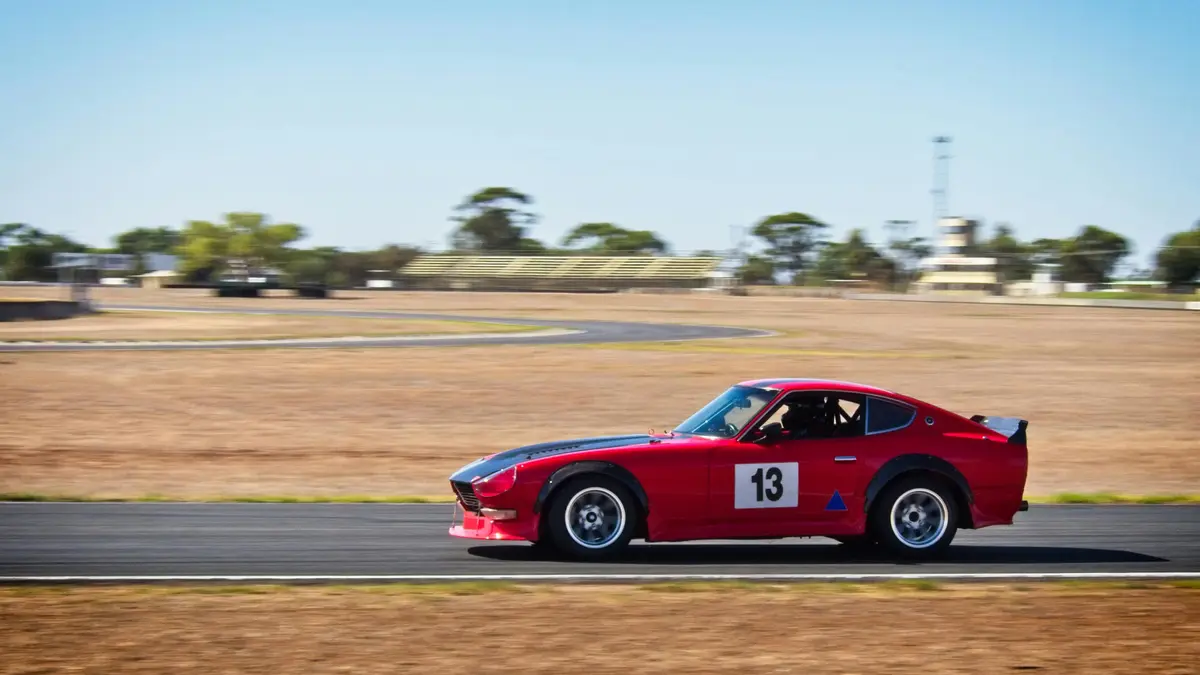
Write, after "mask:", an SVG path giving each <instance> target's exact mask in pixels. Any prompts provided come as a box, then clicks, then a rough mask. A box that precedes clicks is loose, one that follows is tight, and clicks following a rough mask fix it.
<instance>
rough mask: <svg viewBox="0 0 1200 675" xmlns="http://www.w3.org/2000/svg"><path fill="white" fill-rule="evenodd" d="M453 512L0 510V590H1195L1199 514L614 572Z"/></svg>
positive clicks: (1154, 514)
mask: <svg viewBox="0 0 1200 675" xmlns="http://www.w3.org/2000/svg"><path fill="white" fill-rule="evenodd" d="M453 509H454V507H453V505H451V504H195V503H176V504H159V503H0V582H4V581H7V582H15V581H33V580H41V581H56V580H57V581H88V580H93V581H94V580H101V581H102V580H103V579H95V578H94V577H109V576H121V577H129V576H132V577H143V578H144V577H185V578H186V577H249V580H264V581H268V580H271V579H279V580H284V581H286V580H289V578H291V580H294V581H303V580H304V579H295V577H310V580H313V581H337V580H339V578H344V577H357V576H367V577H372V578H376V579H379V580H387V579H388V578H393V579H402V578H405V579H406V578H413V577H416V578H422V579H430V580H433V579H437V578H461V577H460V575H468V576H469V577H472V578H476V577H493V576H496V575H499V576H500V577H501V578H509V577H511V576H513V575H516V576H517V578H518V579H521V578H526V579H530V580H536V579H537V578H539V577H542V575H584V576H583V578H582V579H583V580H587V579H588V578H591V579H594V580H604V578H605V577H608V578H620V577H614V576H613V575H650V576H651V577H653V578H664V577H669V576H671V575H739V576H744V575H750V576H751V577H752V578H753V576H754V575H840V576H844V575H880V574H884V575H890V574H918V575H922V576H928V575H933V576H934V577H935V578H936V577H937V575H945V574H952V575H975V574H989V573H990V574H993V575H994V574H1000V575H1031V574H1032V575H1043V574H1046V575H1063V574H1067V575H1072V576H1088V575H1104V576H1115V577H1119V576H1121V575H1127V576H1128V575H1161V574H1164V573H1169V574H1172V575H1178V576H1186V575H1190V576H1192V577H1200V507H1195V506H1038V505H1034V506H1033V507H1032V508H1031V509H1030V511H1029V512H1027V513H1020V514H1017V523H1016V524H1015V525H1013V526H1008V527H995V528H988V529H986V530H980V531H977V532H971V531H968V532H962V533H960V535H959V538H956V539H955V542H954V545H953V546H952V547H951V549H950V554H949V557H948V558H947V559H946V560H944V561H938V562H933V563H921V564H896V563H891V562H887V561H882V560H879V559H876V560H871V559H869V558H855V557H853V556H851V555H849V554H847V553H846V552H845V550H844V549H843V548H842V547H840V546H838V545H837V544H835V543H834V542H832V541H830V540H827V539H822V538H814V539H797V540H782V541H774V542H762V543H759V542H749V543H748V542H736V543H735V542H727V543H720V542H702V543H685V544H649V545H648V544H644V543H641V542H635V543H634V544H633V545H632V546H631V548H630V549H629V551H628V554H627V555H626V556H625V557H624V558H623V559H621V560H619V561H615V562H611V563H603V564H580V563H571V562H561V561H554V560H549V559H545V558H542V557H540V556H538V555H537V554H535V553H534V550H533V549H532V547H530V546H529V545H527V544H525V543H490V542H474V541H466V540H459V539H453V538H451V537H450V536H448V535H447V533H446V530H447V528H448V527H449V525H450V521H451V516H452V513H453ZM520 575H532V576H526V577H521V576H520ZM31 577H37V578H38V579H31ZM47 577H54V579H48V578H47ZM62 577H69V578H62ZM85 577H86V578H85ZM542 578H545V579H547V580H553V579H554V578H555V577H549V576H546V577H542ZM133 580H137V579H133ZM143 580H148V581H153V580H155V579H143Z"/></svg>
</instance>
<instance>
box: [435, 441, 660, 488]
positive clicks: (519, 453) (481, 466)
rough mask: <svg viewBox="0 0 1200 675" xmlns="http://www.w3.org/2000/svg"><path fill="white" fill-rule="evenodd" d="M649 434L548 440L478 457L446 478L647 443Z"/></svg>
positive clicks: (463, 479) (464, 479)
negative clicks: (536, 460)
mask: <svg viewBox="0 0 1200 675" xmlns="http://www.w3.org/2000/svg"><path fill="white" fill-rule="evenodd" d="M651 438H652V437H651V436H649V435H647V434H632V435H628V436H592V437H590V438H575V439H572V440H569V441H550V442H549V443H536V444H534V445H525V446H522V447H519V448H513V449H512V450H505V451H504V452H500V453H497V454H495V455H493V456H491V457H489V458H488V459H483V460H479V461H477V462H473V463H471V464H468V465H466V466H464V467H463V468H461V469H459V470H458V471H456V472H455V473H454V475H453V476H450V480H453V481H460V482H463V483H470V482H471V481H473V480H475V479H476V478H480V477H482V476H490V475H491V474H493V473H496V472H497V471H500V470H501V469H507V468H508V467H510V466H513V465H514V464H520V463H521V462H524V461H528V460H531V459H538V458H540V457H549V456H552V455H565V454H568V453H572V452H583V451H585V450H603V449H605V448H620V447H623V446H627V445H639V444H641V443H646V442H648V441H649V440H650V439H651Z"/></svg>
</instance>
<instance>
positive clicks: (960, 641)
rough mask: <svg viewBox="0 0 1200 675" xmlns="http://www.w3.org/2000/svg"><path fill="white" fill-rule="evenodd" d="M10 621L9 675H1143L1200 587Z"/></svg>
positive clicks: (602, 591) (609, 592)
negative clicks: (448, 674) (400, 674)
mask: <svg viewBox="0 0 1200 675" xmlns="http://www.w3.org/2000/svg"><path fill="white" fill-rule="evenodd" d="M676 590H688V589H686V588H684V589H679V588H677V589H676ZM0 616H3V617H4V630H3V631H0V654H3V655H4V656H3V658H0V673H3V674H5V675H8V674H12V675H16V674H18V673H21V674H23V675H24V674H29V673H50V672H79V673H96V674H101V673H103V674H105V675H107V674H108V673H155V674H158V673H167V672H170V673H180V672H195V673H212V672H240V673H272V674H274V673H299V672H305V673H335V672H338V673H342V672H348V673H356V674H358V673H363V674H366V673H397V672H404V673H409V672H411V673H441V672H462V673H480V674H486V673H530V674H534V673H559V672H580V671H586V672H589V673H629V672H636V673H745V674H747V675H750V674H755V673H786V672H794V673H800V672H838V673H841V672H854V673H910V672H914V673H915V672H922V673H931V674H935V673H964V672H971V673H979V674H981V675H982V674H988V673H1011V672H1021V671H1030V672H1052V673H1081V674H1083V673H1087V674H1089V675H1090V674H1092V673H1105V674H1106V675H1120V674H1124V673H1130V674H1133V673H1137V674H1139V675H1140V674H1145V673H1156V674H1157V673H1179V674H1183V673H1194V672H1195V667H1196V664H1197V663H1200V591H1197V590H1194V589H1185V588H1165V587H1164V588H1145V589H1119V590H1112V589H1108V590H1106V589H1103V588H1096V589H1089V588H1086V587H1082V588H1077V589H1071V588H1063V587H1059V586H1056V585H1046V586H1034V587H1028V588H1025V589H1021V588H1015V587H1011V586H1009V587H1006V586H983V587H968V586H960V587H942V588H940V589H935V590H918V589H914V590H905V591H897V590H892V589H880V590H864V588H863V587H860V586H856V587H833V588H824V589H823V588H821V587H813V586H792V587H787V586H774V587H755V588H750V587H744V588H737V589H726V590H716V589H708V590H706V589H703V588H700V589H696V590H692V591H690V592H674V593H672V592H663V591H662V590H651V589H648V588H637V587H605V588H596V587H565V588H563V587H559V588H547V587H540V588H532V589H531V588H520V587H515V588H511V589H507V590H503V591H495V592H487V593H474V592H472V591H470V590H469V589H468V590H465V591H463V592H462V593H460V594H451V593H450V592H449V591H448V590H447V589H437V590H433V591H430V592H419V591H417V592H413V590H412V589H404V588H395V587H384V588H370V587H368V588H312V587H308V588H293V589H261V588H253V587H251V588H244V589H224V590H222V589H187V590H177V589H125V588H114V589H94V588H92V589H89V588H84V589H72V590H49V591H31V590H26V589H7V590H0Z"/></svg>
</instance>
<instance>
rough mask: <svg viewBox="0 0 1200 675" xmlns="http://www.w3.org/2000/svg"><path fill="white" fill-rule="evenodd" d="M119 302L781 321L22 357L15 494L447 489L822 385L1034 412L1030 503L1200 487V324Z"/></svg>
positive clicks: (7, 455) (870, 309) (441, 301)
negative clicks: (623, 341)
mask: <svg viewBox="0 0 1200 675" xmlns="http://www.w3.org/2000/svg"><path fill="white" fill-rule="evenodd" d="M97 295H99V296H101V297H102V298H103V299H104V300H107V301H109V302H123V303H136V302H144V303H147V304H158V305H171V304H175V305H195V304H199V305H206V306H214V307H227V308H236V307H239V306H242V307H262V306H274V307H305V308H313V307H331V308H343V309H347V308H354V309H363V308H387V309H396V310H411V311H429V312H437V311H444V312H453V313H458V314H468V315H478V316H512V317H517V316H525V317H545V318H555V319H567V318H596V319H624V320H639V321H652V322H687V323H707V324H721V325H741V326H750V327H758V328H771V329H775V330H779V331H783V332H785V333H786V334H785V335H783V336H780V337H774V338H759V339H748V340H715V341H709V342H704V343H686V344H657V345H621V346H617V345H614V346H592V347H534V346H494V347H469V348H451V347H439V348H407V349H395V350H370V349H356V350H330V351H325V352H314V351H303V350H270V351H261V350H260V351H253V352H220V351H211V352H198V353H104V354H82V353H80V354H7V355H0V382H3V386H0V410H2V411H3V413H2V414H0V492H44V493H60V494H63V493H65V494H79V495H90V496H103V495H122V496H138V495H143V494H147V493H160V494H166V495H175V496H197V497H205V496H215V495H280V494H294V495H337V494H365V495H394V494H436V495H442V494H446V487H445V478H446V476H447V475H448V474H449V473H450V472H451V471H453V470H454V469H455V468H457V467H458V466H460V465H461V464H463V463H465V462H467V461H469V460H471V459H473V458H475V457H477V456H478V455H481V454H484V453H487V452H492V451H496V450H499V449H503V448H507V447H512V446H515V445H518V444H523V443H532V442H536V441H542V440H548V439H553V438H560V437H571V436H579V435H588V434H601V433H616V432H623V431H635V432H636V431H641V430H644V429H647V428H650V427H653V428H656V429H664V428H668V427H670V426H672V425H674V424H675V423H677V422H678V421H679V420H681V419H683V418H684V417H685V416H687V415H688V414H690V413H691V412H692V411H693V410H694V409H695V408H696V407H697V406H699V405H701V404H702V403H704V402H705V401H706V400H707V399H708V398H709V397H711V396H712V395H713V394H715V393H716V392H717V391H719V390H720V389H722V388H724V387H725V386H727V385H728V384H729V383H731V382H734V381H738V380H742V379H748V378H753V377H760V376H817V377H833V378H839V379H849V380H858V381H864V382H868V383H873V384H879V385H882V386H884V387H889V388H894V389H897V390H900V391H904V392H907V393H910V394H913V395H916V396H918V397H922V398H926V399H928V400H930V401H933V402H935V403H938V404H940V405H943V406H945V407H947V408H949V409H951V410H955V411H959V412H963V413H967V414H971V413H985V414H993V415H1016V416H1021V417H1025V418H1027V419H1029V420H1031V426H1030V431H1029V433H1030V448H1031V453H1032V460H1031V461H1032V464H1031V475H1030V481H1029V488H1028V493H1029V494H1051V493H1055V492H1062V491H1074V492H1095V491H1112V492H1119V493H1128V494H1145V493H1168V492H1194V491H1195V487H1196V485H1197V484H1200V462H1196V461H1195V453H1196V448H1197V446H1196V441H1195V411H1196V409H1197V406H1198V404H1200V387H1197V386H1196V383H1197V382H1200V360H1198V359H1197V358H1196V352H1195V348H1196V339H1197V336H1200V316H1196V315H1194V314H1191V313H1185V312H1163V311H1144V310H1143V311H1139V310H1115V309H1086V308H1046V307H995V306H978V305H940V304H939V305H934V304H924V303H883V302H865V301H847V300H821V299H800V298H733V297H694V296H652V295H608V296H585V295H548V294H528V295H519V294H485V293H481V294H469V293H394V292H375V293H371V292H356V293H352V294H349V293H347V294H343V295H347V296H349V297H346V298H340V299H331V300H326V301H314V300H298V299H288V298H264V299H258V300H245V299H236V300H235V299H220V298H211V297H206V296H205V295H204V294H203V293H200V292H193V291H176V292H171V291H163V292H155V291H141V290H138V289H103V290H101V291H99V292H98V293H97Z"/></svg>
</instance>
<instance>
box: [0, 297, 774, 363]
mask: <svg viewBox="0 0 1200 675" xmlns="http://www.w3.org/2000/svg"><path fill="white" fill-rule="evenodd" d="M97 309H100V310H128V311H138V312H199V313H225V314H228V313H237V314H270V315H279V316H283V315H300V316H327V317H345V318H354V319H410V320H411V319H426V320H441V321H481V322H487V323H493V324H507V325H516V326H538V327H541V328H544V329H546V330H545V331H544V332H543V331H534V332H528V333H502V334H494V335H454V336H436V337H390V338H311V339H304V338H301V339H291V340H229V341H222V342H214V341H192V342H189V341H171V342H150V341H138V342H133V341H123V342H122V341H114V342H102V341H98V342H62V343H51V342H44V343H35V342H26V343H9V344H4V343H0V352H6V351H8V352H11V351H95V350H114V349H123V350H164V349H171V350H177V349H235V348H256V347H262V346H270V345H277V346H287V347H293V348H311V349H329V348H336V347H356V348H361V347H431V346H441V347H449V346H463V345H476V344H489V345H497V344H527V345H539V344H540V345H546V344H594V343H603V342H670V341H682V340H712V339H722V338H751V337H766V336H770V335H773V334H774V333H773V332H771V331H766V330H755V329H752V328H731V327H725V326H689V325H680V324H666V323H663V324H655V323H634V322H615V321H547V320H541V319H505V318H494V317H480V316H462V315H452V314H428V313H409V312H383V311H358V312H356V311H341V310H316V309H309V310H305V309H243V308H229V309H225V308H189V307H154V306H137V305H135V306H124V305H104V306H99V305H97Z"/></svg>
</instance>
